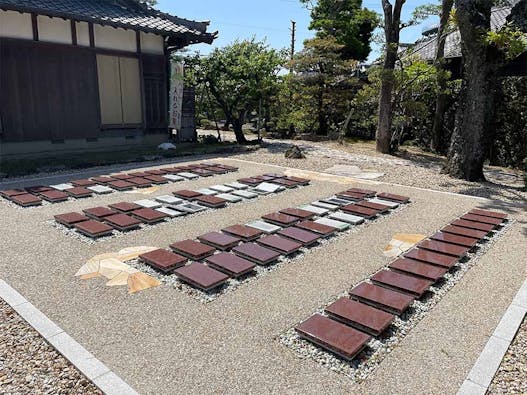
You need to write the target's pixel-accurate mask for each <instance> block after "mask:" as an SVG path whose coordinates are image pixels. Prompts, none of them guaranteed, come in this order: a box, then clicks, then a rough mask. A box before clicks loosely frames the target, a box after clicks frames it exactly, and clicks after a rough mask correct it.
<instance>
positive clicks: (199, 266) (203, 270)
mask: <svg viewBox="0 0 527 395" xmlns="http://www.w3.org/2000/svg"><path fill="white" fill-rule="evenodd" d="M174 274H175V275H176V276H178V278H179V279H181V280H182V281H185V282H187V283H189V284H190V285H192V286H194V287H196V288H199V289H202V290H203V291H210V290H212V289H214V288H217V287H219V286H220V285H223V284H224V283H225V282H226V281H227V280H228V279H229V276H227V275H226V274H224V273H222V272H220V271H218V270H215V269H213V268H211V267H208V266H207V265H204V264H203V263H197V262H193V263H191V264H190V265H188V266H183V267H180V268H179V269H176V270H174Z"/></svg>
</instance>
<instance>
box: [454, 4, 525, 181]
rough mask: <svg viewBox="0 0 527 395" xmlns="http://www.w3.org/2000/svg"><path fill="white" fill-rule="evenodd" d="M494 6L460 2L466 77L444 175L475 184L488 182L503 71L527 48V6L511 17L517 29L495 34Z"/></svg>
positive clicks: (517, 8) (518, 7)
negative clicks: (486, 173)
mask: <svg viewBox="0 0 527 395" xmlns="http://www.w3.org/2000/svg"><path fill="white" fill-rule="evenodd" d="M493 5H494V2H493V1H492V0H456V18H457V23H458V26H459V32H460V34H461V50H462V55H463V66H464V76H463V85H462V92H461V100H460V106H459V109H458V112H457V114H456V126H455V128H454V132H453V134H452V139H451V142H450V149H449V152H448V157H447V162H446V165H445V168H444V171H445V172H446V173H448V174H449V175H451V176H453V177H457V178H463V179H466V180H469V181H480V180H484V179H485V177H484V175H483V165H484V161H485V159H486V155H487V147H488V145H489V142H490V140H491V138H492V133H491V128H492V127H493V124H494V122H493V121H494V107H495V106H494V104H495V102H494V100H495V90H496V87H497V83H498V76H497V73H498V70H499V68H500V67H501V66H503V64H505V62H506V61H507V60H510V59H514V58H515V57H516V56H517V55H519V54H520V53H521V52H523V51H524V50H525V48H526V47H527V45H526V43H525V38H524V35H523V33H522V32H520V31H519V30H518V27H525V17H526V16H527V1H525V0H523V1H520V2H519V3H517V4H516V6H514V7H513V9H512V12H511V14H510V15H509V17H508V20H509V21H510V22H511V24H508V25H506V26H505V27H504V28H502V29H501V30H500V31H498V32H492V31H491V9H492V6H493ZM522 23H523V24H524V25H523V26H522ZM513 24H514V25H515V26H516V27H514V26H513Z"/></svg>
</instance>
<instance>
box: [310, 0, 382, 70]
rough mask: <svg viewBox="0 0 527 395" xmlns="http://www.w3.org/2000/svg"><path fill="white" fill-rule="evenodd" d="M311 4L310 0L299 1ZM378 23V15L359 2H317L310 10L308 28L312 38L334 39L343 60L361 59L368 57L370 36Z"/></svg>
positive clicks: (354, 0) (339, 0)
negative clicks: (311, 32) (311, 31)
mask: <svg viewBox="0 0 527 395" xmlns="http://www.w3.org/2000/svg"><path fill="white" fill-rule="evenodd" d="M300 1H301V2H302V3H303V4H306V5H308V4H311V1H310V0H300ZM378 24H379V16H378V15H377V14H376V13H375V12H374V11H371V10H368V9H367V8H362V0H318V1H317V2H316V4H315V5H314V6H312V8H311V24H310V25H309V28H310V29H312V30H315V31H316V37H317V38H321V39H326V38H328V37H333V38H335V40H336V42H337V43H338V44H340V45H342V48H341V49H340V51H339V52H340V54H341V56H342V58H343V59H355V60H365V59H366V58H367V57H368V55H369V54H370V51H371V47H370V41H371V36H372V33H373V31H374V30H375V28H376V27H377V26H378Z"/></svg>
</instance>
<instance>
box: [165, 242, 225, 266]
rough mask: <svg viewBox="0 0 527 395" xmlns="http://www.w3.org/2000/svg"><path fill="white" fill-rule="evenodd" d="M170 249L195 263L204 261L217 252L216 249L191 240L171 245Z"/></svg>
mask: <svg viewBox="0 0 527 395" xmlns="http://www.w3.org/2000/svg"><path fill="white" fill-rule="evenodd" d="M170 248H172V249H173V250H174V251H175V252H177V253H178V254H181V255H183V256H186V257H187V258H190V259H193V260H195V261H199V260H202V259H204V258H206V257H208V256H209V255H212V254H214V252H215V251H216V249H215V248H214V247H211V246H209V245H206V244H203V243H199V242H197V241H194V240H190V239H188V240H183V241H179V242H177V243H173V244H170Z"/></svg>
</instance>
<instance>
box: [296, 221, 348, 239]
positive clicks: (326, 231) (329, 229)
mask: <svg viewBox="0 0 527 395" xmlns="http://www.w3.org/2000/svg"><path fill="white" fill-rule="evenodd" d="M295 227H297V228H300V229H304V230H307V231H311V232H315V233H318V234H320V235H322V236H324V237H327V236H331V235H332V234H334V233H336V232H338V228H336V227H334V226H329V225H324V224H320V223H317V222H314V221H302V222H299V223H297V224H295Z"/></svg>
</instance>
